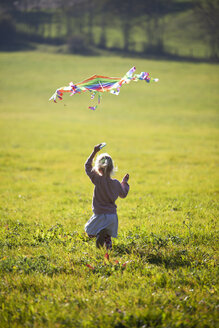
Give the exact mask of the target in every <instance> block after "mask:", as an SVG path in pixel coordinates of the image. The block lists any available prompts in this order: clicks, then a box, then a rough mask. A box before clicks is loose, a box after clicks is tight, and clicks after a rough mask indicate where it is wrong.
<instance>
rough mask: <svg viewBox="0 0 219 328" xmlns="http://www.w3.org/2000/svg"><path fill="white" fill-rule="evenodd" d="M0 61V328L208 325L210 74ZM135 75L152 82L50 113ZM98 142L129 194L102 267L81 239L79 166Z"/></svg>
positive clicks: (63, 59) (212, 177)
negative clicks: (91, 79) (80, 88)
mask: <svg viewBox="0 0 219 328" xmlns="http://www.w3.org/2000/svg"><path fill="white" fill-rule="evenodd" d="M0 64H1V77H0V78H1V98H0V138H1V139H0V140H1V144H0V181H1V183H0V193H1V201H0V218H1V220H0V230H1V232H0V236H1V237H0V247H1V248H0V249H1V253H0V272H1V280H0V289H1V293H0V325H1V327H44V326H45V327H181V328H182V327H183V328H184V327H185V328H187V327H216V324H217V288H218V285H217V280H218V273H217V263H218V262H217V259H218V257H217V256H218V247H217V238H218V234H217V233H218V226H217V217H218V166H217V165H218V113H217V111H218V100H219V99H218V98H219V97H218V85H219V81H218V73H219V69H218V66H217V65H207V64H189V63H183V62H181V63H176V62H165V61H152V60H140V59H131V58H125V59H124V58H119V57H107V58H104V57H79V56H68V55H53V54H44V53H41V52H24V53H22V52H21V53H1V54H0ZM134 65H135V66H136V67H137V72H140V71H144V70H146V71H149V72H151V75H152V76H154V77H158V78H159V79H160V81H159V83H158V84H155V83H154V84H152V83H151V84H145V83H144V82H138V83H134V82H133V83H131V84H130V85H129V86H123V87H122V89H121V93H120V95H119V96H118V97H116V96H113V95H110V94H106V95H103V97H102V101H101V105H100V106H99V107H98V109H97V110H96V111H95V112H93V111H90V110H88V106H89V105H90V104H92V103H93V102H94V101H92V100H90V97H89V95H88V94H83V95H75V96H74V97H68V96H66V97H65V99H64V101H63V102H60V103H58V104H53V103H49V102H48V98H49V97H50V96H51V95H52V94H53V92H54V91H55V90H56V88H57V87H60V86H62V85H66V84H68V82H70V81H73V82H78V81H80V80H82V79H84V78H86V77H88V76H90V75H92V74H94V73H97V74H105V75H109V76H122V75H123V74H124V73H125V72H126V71H128V70H129V68H130V67H132V66H134ZM102 141H105V142H106V143H107V147H106V148H105V149H104V150H106V151H107V152H109V153H110V154H111V155H112V157H113V159H114V160H115V162H116V164H117V166H118V168H119V171H118V172H117V174H116V178H118V179H121V178H122V177H123V176H124V174H125V173H127V172H128V173H129V174H130V186H131V189H130V193H129V195H128V197H127V198H126V199H125V200H118V202H117V205H118V215H119V236H118V239H114V240H113V250H112V252H111V253H110V260H109V261H107V260H104V254H105V252H104V250H97V249H96V248H95V242H94V240H88V238H87V237H86V235H85V234H84V232H83V229H84V224H85V222H86V221H87V220H88V219H89V217H90V216H91V214H92V213H91V199H92V191H93V187H92V185H91V183H90V181H89V179H88V178H87V176H86V175H85V173H84V168H83V165H84V162H85V160H86V158H87V156H88V155H89V153H90V152H91V151H92V148H93V146H94V145H95V144H97V143H99V142H102ZM126 262H127V263H126ZM87 265H90V266H91V267H92V268H93V269H92V268H89V267H88V266H87Z"/></svg>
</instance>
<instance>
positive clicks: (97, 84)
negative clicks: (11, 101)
mask: <svg viewBox="0 0 219 328" xmlns="http://www.w3.org/2000/svg"><path fill="white" fill-rule="evenodd" d="M135 70H136V68H135V67H132V68H131V69H130V70H129V71H128V72H127V73H126V74H125V76H124V77H122V78H119V77H118V78H117V77H107V76H101V75H93V76H91V77H90V78H88V79H86V80H84V81H82V82H79V83H76V84H74V83H72V82H70V83H69V86H68V87H61V88H59V89H57V90H56V92H55V93H54V94H53V95H52V97H51V98H50V99H49V100H53V101H54V102H55V103H56V98H57V97H58V98H59V99H60V100H62V96H63V94H64V93H65V92H69V93H70V96H73V95H74V94H76V93H82V92H85V91H90V92H91V99H93V98H94V97H95V95H98V104H99V103H100V93H101V92H106V91H108V92H110V93H112V94H114V95H118V94H119V92H120V88H121V86H122V85H123V84H128V83H130V82H131V81H135V82H137V81H139V80H145V81H146V82H148V83H149V82H150V81H155V82H157V81H158V79H152V78H150V77H149V73H146V72H141V73H140V74H134V72H135ZM88 108H89V109H92V110H95V109H96V108H97V105H96V106H94V107H92V106H90V107H88Z"/></svg>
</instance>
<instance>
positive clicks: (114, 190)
mask: <svg viewBox="0 0 219 328" xmlns="http://www.w3.org/2000/svg"><path fill="white" fill-rule="evenodd" d="M92 162H93V156H92V155H91V156H90V157H89V158H88V159H87V161H86V163H85V172H86V173H87V175H88V176H89V178H90V179H91V181H92V183H93V184H94V185H95V187H94V193H93V202H92V210H93V213H94V214H116V209H117V206H116V204H115V201H116V199H117V198H118V197H121V198H125V197H126V196H127V194H128V192H129V185H128V183H127V182H126V181H124V180H123V181H122V183H120V182H119V181H118V180H116V179H111V178H110V177H105V176H101V175H99V174H98V173H97V172H96V171H94V170H92V168H93V167H92Z"/></svg>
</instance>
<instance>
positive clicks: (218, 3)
mask: <svg viewBox="0 0 219 328" xmlns="http://www.w3.org/2000/svg"><path fill="white" fill-rule="evenodd" d="M0 4H1V8H0V40H1V41H0V42H1V43H2V44H3V45H10V44H11V43H13V42H15V41H17V40H18V39H19V38H20V39H25V40H30V41H36V42H48V43H53V44H62V43H68V45H69V48H70V50H71V51H72V52H76V53H77V52H78V53H80V52H85V53H86V52H87V50H88V49H89V48H92V47H98V48H102V49H106V48H108V37H109V34H110V32H109V31H110V30H111V29H112V28H113V29H114V33H120V34H121V36H122V42H121V45H119V46H118V45H115V48H116V47H117V48H119V49H121V50H122V51H124V52H130V51H132V50H133V39H134V38H133V31H134V29H135V28H136V27H137V28H138V29H139V30H140V31H141V34H142V35H144V37H145V41H144V42H143V49H142V51H143V52H144V53H147V54H152V55H153V54H158V55H162V54H163V53H164V52H165V46H164V32H165V28H166V24H167V22H166V19H165V18H166V17H167V15H174V14H177V13H180V12H183V11H186V10H189V9H190V10H193V13H194V18H195V19H197V21H198V22H199V24H200V28H202V30H203V31H204V33H205V34H206V35H207V40H208V42H209V49H210V52H211V57H212V58H217V57H218V45H219V0H168V1H166V0H119V1H118V0H17V1H15V0H0ZM97 28H98V31H99V34H98V38H97V37H96V34H97V32H96V31H97Z"/></svg>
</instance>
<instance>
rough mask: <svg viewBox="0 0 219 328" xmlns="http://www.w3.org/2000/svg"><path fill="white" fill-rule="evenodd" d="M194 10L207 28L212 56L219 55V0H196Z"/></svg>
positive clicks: (204, 27)
mask: <svg viewBox="0 0 219 328" xmlns="http://www.w3.org/2000/svg"><path fill="white" fill-rule="evenodd" d="M194 4H195V7H194V12H195V15H196V16H197V18H198V20H199V22H200V25H201V27H202V28H203V29H204V30H205V32H206V35H207V40H208V43H209V47H210V51H211V55H210V56H211V58H212V59H218V56H219V0H195V1H194Z"/></svg>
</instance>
